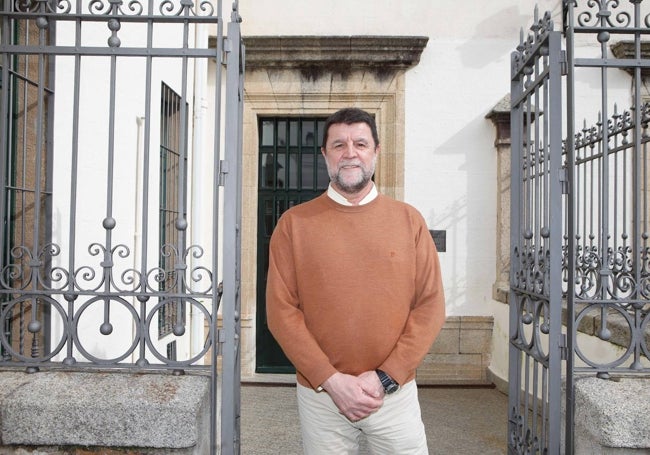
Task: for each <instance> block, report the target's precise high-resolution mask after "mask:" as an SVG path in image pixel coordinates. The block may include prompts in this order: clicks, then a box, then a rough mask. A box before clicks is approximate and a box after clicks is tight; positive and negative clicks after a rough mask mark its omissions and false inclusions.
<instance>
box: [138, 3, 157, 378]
mask: <svg viewBox="0 0 650 455" xmlns="http://www.w3.org/2000/svg"><path fill="white" fill-rule="evenodd" d="M147 11H148V12H149V17H150V19H148V20H147V49H151V48H152V47H153V19H151V17H152V15H153V0H149V2H148V5H147ZM152 66H153V58H152V57H151V55H147V57H146V60H145V86H144V132H143V143H144V146H143V151H142V155H143V157H142V215H141V216H142V221H141V226H142V232H141V240H140V249H141V258H140V261H141V263H140V283H139V286H138V289H137V291H138V292H139V295H138V301H139V302H140V331H139V332H140V340H139V346H138V352H139V354H138V355H139V357H138V359H137V360H136V362H135V363H136V365H139V366H144V365H146V364H148V363H149V362H148V361H147V359H146V339H147V335H146V334H147V333H148V332H147V330H146V326H145V321H146V319H147V308H146V307H147V302H148V301H149V297H150V296H149V295H148V293H149V291H150V290H152V289H149V285H148V275H147V263H148V261H147V257H148V255H149V251H148V248H149V233H150V227H149V221H148V220H149V190H150V186H149V174H150V169H149V168H150V166H151V164H150V157H151V78H152V75H151V73H152Z"/></svg>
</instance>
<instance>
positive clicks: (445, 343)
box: [416, 316, 494, 385]
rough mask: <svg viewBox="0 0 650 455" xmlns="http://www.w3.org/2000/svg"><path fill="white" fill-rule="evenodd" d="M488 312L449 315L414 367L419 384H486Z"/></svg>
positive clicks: (490, 324) (489, 345)
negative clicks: (438, 333) (418, 363)
mask: <svg viewBox="0 0 650 455" xmlns="http://www.w3.org/2000/svg"><path fill="white" fill-rule="evenodd" d="M493 324H494V321H493V318H492V316H450V317H448V318H447V321H446V322H445V325H444V326H443V328H442V331H441V332H440V335H439V336H438V339H437V340H436V341H435V342H434V343H433V346H432V347H431V349H430V350H429V353H428V354H427V355H426V357H425V358H424V361H423V362H422V365H420V367H419V368H418V370H417V377H416V379H417V381H418V384H419V385H437V384H444V385H489V384H490V380H489V379H488V365H489V363H490V357H491V355H490V353H491V350H492V327H493Z"/></svg>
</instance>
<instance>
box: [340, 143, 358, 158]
mask: <svg viewBox="0 0 650 455" xmlns="http://www.w3.org/2000/svg"><path fill="white" fill-rule="evenodd" d="M343 156H347V157H350V156H357V149H356V147H355V146H354V142H353V141H348V142H346V144H345V150H344V151H343Z"/></svg>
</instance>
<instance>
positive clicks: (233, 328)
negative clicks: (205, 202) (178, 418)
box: [221, 2, 244, 455]
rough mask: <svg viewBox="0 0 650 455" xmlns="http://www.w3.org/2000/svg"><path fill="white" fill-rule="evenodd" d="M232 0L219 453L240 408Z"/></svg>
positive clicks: (234, 441) (238, 56)
mask: <svg viewBox="0 0 650 455" xmlns="http://www.w3.org/2000/svg"><path fill="white" fill-rule="evenodd" d="M240 21H241V19H240V17H239V14H238V11H237V2H235V4H234V5H233V11H232V16H231V22H230V23H229V24H228V39H227V41H226V42H225V43H224V51H225V52H226V55H227V57H226V58H227V61H226V122H225V160H224V161H223V162H222V169H221V173H222V174H223V175H224V177H225V180H224V212H223V213H224V233H223V300H222V305H223V310H222V311H223V333H224V338H225V339H224V343H223V376H222V389H221V432H222V433H221V441H222V446H221V453H222V454H224V455H235V454H239V453H240V408H241V393H240V382H241V356H240V353H241V346H240V341H241V292H240V286H241V260H240V257H241V180H242V173H241V163H242V156H241V150H242V115H243V99H244V96H243V91H244V53H243V51H244V48H243V44H242V39H241V31H240V25H239V23H240Z"/></svg>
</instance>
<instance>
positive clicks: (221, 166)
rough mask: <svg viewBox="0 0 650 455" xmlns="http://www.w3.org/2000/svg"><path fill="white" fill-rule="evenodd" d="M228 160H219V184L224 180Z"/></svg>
mask: <svg viewBox="0 0 650 455" xmlns="http://www.w3.org/2000/svg"><path fill="white" fill-rule="evenodd" d="M228 171H229V169H228V161H226V160H220V161H219V186H224V185H225V181H226V174H227V173H228Z"/></svg>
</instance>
